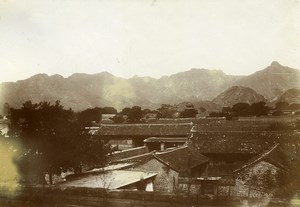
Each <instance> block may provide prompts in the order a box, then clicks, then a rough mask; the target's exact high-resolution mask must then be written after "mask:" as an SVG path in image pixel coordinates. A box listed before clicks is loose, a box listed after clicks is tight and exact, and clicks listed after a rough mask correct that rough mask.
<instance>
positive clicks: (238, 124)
mask: <svg viewBox="0 0 300 207" xmlns="http://www.w3.org/2000/svg"><path fill="white" fill-rule="evenodd" d="M293 124H294V123H293V122H288V121H285V122H278V121H274V120H273V119H270V120H268V119H266V120H264V121H263V120H260V121H257V120H245V121H239V120H235V121H227V120H215V121H203V122H201V123H197V124H196V125H195V126H194V127H193V128H192V131H194V132H211V131H214V132H220V131H222V132H227V131H244V132H245V131H251V132H253V131H288V130H293V127H294V125H293ZM282 125H285V126H284V127H282ZM276 126H278V127H276Z"/></svg>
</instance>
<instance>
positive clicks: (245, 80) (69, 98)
mask: <svg viewBox="0 0 300 207" xmlns="http://www.w3.org/2000/svg"><path fill="white" fill-rule="evenodd" d="M299 78H300V71H299V70H297V69H292V68H289V67H286V66H282V65H280V64H279V63H278V62H272V63H271V65H270V66H268V67H266V68H265V69H263V70H260V71H258V72H255V73H253V74H251V75H248V76H234V75H227V74H225V73H224V72H223V71H221V70H208V69H191V70H189V71H185V72H180V73H176V74H173V75H170V76H163V77H161V78H159V79H156V78H151V77H138V76H134V77H132V78H129V79H125V78H121V77H116V76H114V75H112V74H110V73H108V72H101V73H98V74H84V73H75V74H73V75H71V76H69V77H67V78H64V77H63V76H61V75H52V76H48V75H46V74H37V75H35V76H32V77H30V78H28V79H25V80H19V81H16V82H3V83H1V84H0V104H1V105H3V104H4V103H5V102H8V103H9V104H10V106H11V107H15V108H18V107H21V106H22V103H24V102H25V101H27V100H31V101H33V102H39V101H43V100H45V101H50V102H54V101H55V100H60V102H61V104H62V105H63V106H65V108H72V109H73V110H75V111H80V110H84V109H87V108H92V107H96V106H98V107H104V106H113V107H115V108H117V109H119V110H120V109H122V108H124V107H131V106H134V105H139V106H141V107H142V108H151V109H155V108H158V107H159V106H160V104H162V103H168V104H178V103H181V102H186V101H188V102H193V103H197V102H198V103H199V102H201V101H202V103H205V104H206V105H208V104H209V103H212V104H214V106H212V107H213V108H218V107H217V105H220V106H222V105H227V104H232V103H231V102H230V101H229V102H228V103H227V102H226V97H228V98H229V95H226V94H228V91H227V92H226V90H227V89H230V88H231V87H233V86H239V87H233V88H231V92H230V93H231V94H236V95H235V98H234V99H235V101H240V100H243V101H248V99H249V101H250V98H252V100H251V101H250V102H253V101H256V100H265V101H267V102H272V101H275V100H276V99H278V98H279V96H280V95H281V94H283V93H284V92H285V91H286V90H288V89H292V88H297V87H300V81H299V80H300V79H299ZM234 91H239V92H238V93H235V92H234ZM222 93H223V95H222ZM254 93H255V94H254ZM224 94H225V96H224ZM233 96H234V95H232V97H231V98H229V99H231V100H232V99H233ZM221 97H222V98H221ZM203 101H205V102H203ZM211 101H213V102H211ZM235 101H234V102H235ZM198 105H199V104H198ZM207 107H209V106H207Z"/></svg>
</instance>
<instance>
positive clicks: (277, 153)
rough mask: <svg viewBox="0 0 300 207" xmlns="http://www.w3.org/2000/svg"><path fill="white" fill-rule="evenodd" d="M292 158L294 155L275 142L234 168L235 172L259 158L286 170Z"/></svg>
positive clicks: (252, 163)
mask: <svg viewBox="0 0 300 207" xmlns="http://www.w3.org/2000/svg"><path fill="white" fill-rule="evenodd" d="M294 159H295V155H293V154H290V153H289V152H286V151H284V150H283V149H282V148H281V147H280V145H279V144H276V145H274V146H273V147H271V148H270V149H268V150H266V151H265V152H263V153H261V154H259V155H257V156H255V157H253V158H252V159H250V160H248V161H247V162H246V163H244V164H243V165H242V166H241V167H240V168H238V169H237V170H235V172H238V171H240V170H243V169H245V168H248V167H250V166H252V165H254V164H255V163H257V162H259V161H261V160H265V161H267V162H270V163H272V164H273V165H275V166H277V167H279V168H281V169H285V170H287V169H288V168H289V166H290V165H291V163H292V161H293V160H294Z"/></svg>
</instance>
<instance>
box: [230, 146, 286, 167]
mask: <svg viewBox="0 0 300 207" xmlns="http://www.w3.org/2000/svg"><path fill="white" fill-rule="evenodd" d="M279 145H280V144H279V143H276V144H274V145H273V146H272V147H271V148H269V149H268V150H266V151H265V152H262V153H261V154H259V155H257V156H254V157H253V158H251V159H250V160H248V162H246V164H244V165H243V166H242V167H240V168H238V169H236V170H234V171H233V172H238V171H240V170H242V169H244V168H246V167H248V166H250V165H253V164H254V163H256V162H257V161H259V160H261V159H263V158H265V157H266V156H267V155H269V154H270V153H271V152H272V151H273V150H275V149H276V148H277V147H278V146H279Z"/></svg>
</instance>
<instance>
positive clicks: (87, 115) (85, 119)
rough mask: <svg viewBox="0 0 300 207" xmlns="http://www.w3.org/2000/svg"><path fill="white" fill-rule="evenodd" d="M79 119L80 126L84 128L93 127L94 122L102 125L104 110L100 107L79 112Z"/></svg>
mask: <svg viewBox="0 0 300 207" xmlns="http://www.w3.org/2000/svg"><path fill="white" fill-rule="evenodd" d="M77 117H78V121H79V122H80V125H82V126H84V127H86V126H92V123H93V122H96V123H100V121H101V119H102V109H101V108H99V107H96V108H93V109H86V110H84V111H81V112H78V114H77Z"/></svg>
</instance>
